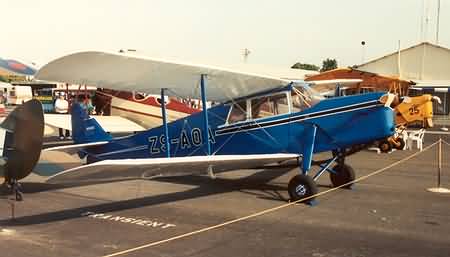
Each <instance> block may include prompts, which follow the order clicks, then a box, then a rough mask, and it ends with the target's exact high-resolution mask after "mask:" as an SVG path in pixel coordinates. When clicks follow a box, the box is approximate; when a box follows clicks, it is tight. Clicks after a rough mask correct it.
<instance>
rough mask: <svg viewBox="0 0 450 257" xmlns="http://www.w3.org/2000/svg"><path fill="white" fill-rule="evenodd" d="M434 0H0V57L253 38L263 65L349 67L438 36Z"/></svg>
mask: <svg viewBox="0 0 450 257" xmlns="http://www.w3.org/2000/svg"><path fill="white" fill-rule="evenodd" d="M437 1H438V0H397V1H392V0H376V1H375V0H341V1H336V0H314V1H313V0H309V1H306V0H278V1H275V0H270V1H269V0H221V1H219V0H208V1H207V0H146V1H145V0H140V1H139V0H127V1H125V0H122V1H119V0H76V1H74V0H71V1H68V0H0V13H1V16H2V17H1V18H2V19H1V20H2V23H3V24H2V26H1V37H0V57H2V58H6V57H8V58H14V59H18V60H22V61H24V62H28V63H31V62H34V63H37V64H38V65H39V66H42V65H44V64H46V63H47V62H49V61H51V60H52V59H55V58H57V57H60V56H63V55H66V54H70V53H74V52H77V51H85V50H106V51H118V50H119V49H136V50H137V52H138V53H139V54H142V55H145V56H150V57H157V58H168V59H176V60H182V61H185V62H191V63H202V64H211V65H215V66H220V65H228V66H229V65H233V64H242V63H243V62H244V60H243V59H244V58H243V54H242V53H243V49H245V48H248V49H249V50H250V51H251V53H250V54H249V56H248V59H247V62H248V63H254V64H258V65H268V66H277V67H290V66H291V65H292V64H294V63H295V62H302V63H312V64H316V65H320V64H321V63H322V60H323V59H325V58H336V59H337V61H338V64H339V66H341V67H346V66H350V65H354V64H360V63H362V62H363V61H369V60H371V59H374V58H378V57H381V56H383V55H386V54H389V53H391V52H393V51H396V50H397V49H398V44H399V40H400V45H401V47H402V48H403V47H409V46H412V45H414V44H417V43H419V42H420V41H422V40H428V41H429V42H432V43H435V31H436V21H437V19H436V16H437V15H436V13H437V12H436V9H437V8H436V6H437ZM426 10H428V15H427V17H429V19H428V23H427V24H428V26H426V25H425V24H426V23H425V22H421V20H422V17H423V16H424V15H423V13H424V12H426ZM425 17H426V16H425ZM421 24H422V26H421ZM421 28H422V29H421ZM421 32H422V33H421ZM425 34H426V35H425ZM361 41H365V42H366V44H365V46H364V48H363V47H362V46H361ZM439 44H440V45H442V46H444V47H448V48H450V0H441V18H440V34H439Z"/></svg>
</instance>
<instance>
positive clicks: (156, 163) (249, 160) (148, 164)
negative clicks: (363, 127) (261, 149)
mask: <svg viewBox="0 0 450 257" xmlns="http://www.w3.org/2000/svg"><path fill="white" fill-rule="evenodd" d="M298 157H299V155H297V154H253V155H210V156H192V157H174V158H149V159H122V160H105V161H99V162H95V163H92V164H89V165H84V166H80V167H76V168H73V169H69V170H66V171H63V172H60V173H58V174H56V175H53V176H51V177H49V179H48V180H47V181H48V182H68V181H72V182H73V181H81V180H98V179H113V178H124V177H152V176H156V175H170V174H193V173H205V172H206V170H207V168H208V167H209V166H212V167H213V169H214V170H215V171H225V170H233V169H243V168H254V167H260V166H262V165H264V164H269V163H274V162H279V161H284V160H290V159H295V158H298Z"/></svg>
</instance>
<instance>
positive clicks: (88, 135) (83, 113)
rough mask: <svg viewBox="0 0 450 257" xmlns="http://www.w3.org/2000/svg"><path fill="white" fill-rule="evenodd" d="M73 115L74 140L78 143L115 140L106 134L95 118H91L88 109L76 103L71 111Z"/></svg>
mask: <svg viewBox="0 0 450 257" xmlns="http://www.w3.org/2000/svg"><path fill="white" fill-rule="evenodd" d="M70 113H71V115H72V117H71V125H72V138H73V140H74V141H75V142H76V143H78V144H81V143H90V142H98V141H110V140H112V139H113V138H112V137H111V135H109V134H108V133H106V132H105V131H104V130H103V128H102V127H101V126H100V124H98V122H97V121H96V120H95V119H94V118H90V117H89V115H88V113H87V110H86V108H85V107H84V106H83V105H82V104H80V103H78V102H75V103H73V104H72V108H71V110H70Z"/></svg>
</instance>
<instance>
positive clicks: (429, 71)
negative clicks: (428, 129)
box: [357, 42, 450, 125]
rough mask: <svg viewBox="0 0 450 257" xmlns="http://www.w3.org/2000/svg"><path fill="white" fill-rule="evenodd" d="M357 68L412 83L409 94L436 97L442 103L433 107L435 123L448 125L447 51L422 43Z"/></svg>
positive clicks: (449, 51)
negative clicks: (427, 94) (413, 83)
mask: <svg viewBox="0 0 450 257" xmlns="http://www.w3.org/2000/svg"><path fill="white" fill-rule="evenodd" d="M357 69H358V70H362V71H368V72H373V73H379V74H384V75H387V76H392V77H397V78H400V79H402V80H407V81H408V80H411V81H413V82H415V84H416V85H414V86H413V87H412V89H413V90H410V94H411V95H415V94H422V93H429V94H432V95H436V96H438V97H439V98H440V99H441V101H442V104H441V105H438V104H437V103H436V104H435V105H434V112H435V115H436V123H437V124H438V123H439V122H443V123H444V124H446V125H448V124H449V123H450V116H449V113H450V93H449V92H450V49H448V48H446V47H442V46H438V45H435V44H432V43H429V42H422V43H420V44H417V45H414V46H411V47H408V48H405V49H402V50H400V51H398V52H394V53H391V54H388V55H385V56H383V57H380V58H377V59H375V60H371V61H369V62H366V63H364V64H361V65H359V66H357Z"/></svg>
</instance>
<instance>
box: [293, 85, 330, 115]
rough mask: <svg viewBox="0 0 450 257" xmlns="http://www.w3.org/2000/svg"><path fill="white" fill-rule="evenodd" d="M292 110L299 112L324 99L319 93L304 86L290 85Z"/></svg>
mask: <svg viewBox="0 0 450 257" xmlns="http://www.w3.org/2000/svg"><path fill="white" fill-rule="evenodd" d="M291 98H292V112H301V111H303V110H305V109H307V108H309V107H311V106H313V105H315V104H317V103H318V102H320V101H321V100H323V99H324V97H322V96H321V95H320V94H319V93H317V92H316V91H314V90H313V89H311V88H310V87H306V86H298V87H297V86H295V87H292V97H291Z"/></svg>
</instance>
